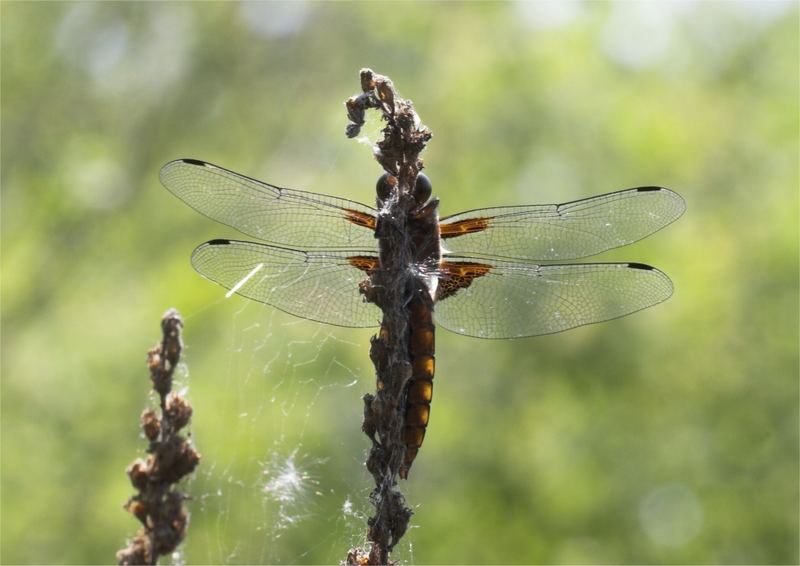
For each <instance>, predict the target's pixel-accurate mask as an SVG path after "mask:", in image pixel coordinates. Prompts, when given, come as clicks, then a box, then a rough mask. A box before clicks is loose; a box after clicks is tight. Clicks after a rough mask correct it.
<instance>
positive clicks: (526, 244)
mask: <svg viewBox="0 0 800 566" xmlns="http://www.w3.org/2000/svg"><path fill="white" fill-rule="evenodd" d="M685 208H686V205H685V203H684V201H683V199H682V198H681V197H680V195H678V194H677V193H674V192H672V191H670V190H669V189H664V188H661V187H640V188H636V189H628V190H624V191H618V192H615V193H609V194H606V195H600V196H596V197H591V198H587V199H582V200H578V201H573V202H567V203H563V204H541V205H530V206H505V207H497V208H484V209H479V210H471V211H468V212H462V213H461V214H456V215H454V216H449V217H446V218H443V219H442V221H441V222H442V223H441V234H442V239H443V245H444V247H445V249H446V250H447V251H449V252H453V253H462V254H465V253H468V254H486V255H492V256H503V257H507V258H517V259H527V260H533V261H566V260H572V259H578V258H582V257H588V256H592V255H595V254H599V253H601V252H604V251H606V250H610V249H612V248H617V247H620V246H624V245H627V244H630V243H632V242H635V241H637V240H640V239H642V238H644V237H646V236H648V235H649V234H652V233H653V232H655V231H657V230H660V229H661V228H663V227H664V226H666V225H668V224H670V223H671V222H673V221H675V220H676V219H677V218H678V217H680V215H681V214H683V212H684V210H685Z"/></svg>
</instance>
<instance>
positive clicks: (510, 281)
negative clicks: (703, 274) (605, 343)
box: [434, 258, 672, 338]
mask: <svg viewBox="0 0 800 566" xmlns="http://www.w3.org/2000/svg"><path fill="white" fill-rule="evenodd" d="M480 261H481V260H480V258H448V260H447V262H445V263H444V264H443V273H442V277H443V278H445V279H443V281H442V284H446V283H447V280H446V277H447V272H448V271H454V270H458V269H461V270H462V271H465V272H471V273H474V274H476V275H474V276H470V277H468V278H467V279H468V282H466V283H464V282H460V283H454V284H453V285H454V286H455V285H458V286H459V287H460V288H459V289H458V290H456V291H452V292H451V294H449V296H446V297H445V298H444V299H442V300H441V301H440V302H437V303H436V306H435V311H434V316H435V320H436V322H437V324H439V325H441V326H442V327H444V328H446V329H448V330H451V331H453V332H457V333H458V334H465V335H467V336H475V337H478V338H521V337H524V336H536V335H539V334H552V333H554V332H561V331H562V330H567V329H569V328H574V327H576V326H581V325H584V324H592V323H595V322H602V321H605V320H611V319H614V318H618V317H621V316H625V315H627V314H631V313H634V312H636V311H638V310H641V309H644V308H647V307H650V306H652V305H655V304H657V303H660V302H662V301H664V300H666V299H667V298H669V296H670V295H671V294H672V282H671V281H670V280H669V277H667V276H666V275H665V274H664V273H662V272H661V271H659V270H657V269H655V268H653V267H650V266H647V265H643V264H637V263H586V264H573V265H535V264H525V263H516V262H499V261H498V262H495V261H492V262H489V263H477V262H480ZM448 265H449V266H450V267H448ZM459 266H461V267H459Z"/></svg>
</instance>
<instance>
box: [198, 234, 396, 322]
mask: <svg viewBox="0 0 800 566" xmlns="http://www.w3.org/2000/svg"><path fill="white" fill-rule="evenodd" d="M352 257H353V252H338V251H319V252H304V251H299V250H293V249H289V248H280V247H277V246H269V245H265V244H258V243H255V242H242V241H237V240H212V241H210V242H206V243H205V244H202V245H200V246H198V247H197V248H196V249H195V250H194V252H193V253H192V265H193V266H194V268H195V269H196V270H197V271H198V272H199V273H200V274H201V275H203V276H204V277H206V278H208V279H210V280H212V281H214V282H216V283H219V284H220V285H222V286H223V287H225V288H226V289H229V290H230V293H236V294H238V295H242V296H243V297H247V298H248V299H253V300H256V301H259V302H262V303H266V304H268V305H272V306H273V307H276V308H278V309H280V310H282V311H285V312H288V313H289V314H292V315H295V316H299V317H302V318H307V319H310V320H315V321H318V322H324V323H326V324H334V325H337V326H350V327H370V326H377V325H378V324H379V322H380V318H381V312H380V309H379V308H378V307H376V306H375V305H373V304H371V303H367V302H365V301H364V297H363V296H362V294H361V293H360V291H359V284H360V283H361V282H362V281H363V280H364V279H365V277H366V275H365V273H364V271H362V270H361V269H359V268H358V267H356V266H354V265H353V264H354V261H353V260H352V259H351V258H352ZM358 257H359V258H360V260H359V261H362V262H363V261H364V258H365V257H368V256H365V255H362V256H358ZM376 261H377V259H376Z"/></svg>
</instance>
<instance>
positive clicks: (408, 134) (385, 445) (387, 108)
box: [345, 69, 432, 564]
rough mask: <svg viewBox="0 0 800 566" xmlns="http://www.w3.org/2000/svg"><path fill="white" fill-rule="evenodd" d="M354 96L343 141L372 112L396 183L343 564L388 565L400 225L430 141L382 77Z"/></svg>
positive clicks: (401, 329) (398, 420) (403, 328)
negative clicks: (362, 530)
mask: <svg viewBox="0 0 800 566" xmlns="http://www.w3.org/2000/svg"><path fill="white" fill-rule="evenodd" d="M361 90H362V93H361V94H359V95H356V96H353V97H351V98H350V99H348V100H347V102H346V103H345V105H346V107H347V112H348V117H349V118H350V121H351V123H350V124H349V125H348V127H347V135H348V137H355V136H356V135H358V132H359V131H360V129H361V126H362V125H363V124H364V115H365V113H366V111H367V110H368V109H378V110H380V112H381V113H382V116H383V119H384V121H385V122H386V127H385V128H384V129H383V132H382V133H383V138H382V139H381V140H379V141H378V142H377V143H376V146H375V158H376V159H377V160H378V162H379V163H380V164H381V166H382V167H383V169H384V170H385V171H386V172H387V173H389V174H390V175H392V176H394V177H395V178H396V179H397V183H396V185H394V187H393V188H392V191H391V194H390V195H382V196H381V198H380V202H379V206H380V210H379V215H378V222H377V227H376V237H378V238H379V239H380V240H381V257H380V269H379V270H377V271H376V272H375V273H373V274H372V275H371V278H370V282H369V285H368V299H369V300H370V301H372V302H374V303H375V304H377V305H378V306H379V307H380V308H381V310H382V311H383V321H382V323H381V330H380V333H379V334H378V335H377V336H374V337H373V338H372V341H371V343H372V346H371V349H370V357H371V359H372V361H373V363H374V365H375V371H376V373H377V382H378V387H377V391H376V393H375V394H374V395H372V394H368V395H365V396H364V423H363V430H364V432H365V433H366V434H367V436H369V438H370V440H371V441H372V447H371V449H370V453H369V456H368V458H367V469H368V470H369V472H370V473H371V474H372V476H373V478H374V480H375V489H374V490H373V491H372V493H371V494H370V501H371V502H372V504H373V505H374V506H375V510H376V512H375V515H374V516H372V517H370V518H369V520H368V529H367V539H368V540H369V542H370V548H369V551H368V552H367V551H365V550H363V549H358V548H355V549H352V550H351V551H350V552H349V553H348V556H347V559H346V563H347V564H388V563H389V554H390V552H391V551H392V549H393V548H394V546H395V545H396V544H397V543H398V541H399V540H400V538H401V537H402V536H403V535H404V534H405V532H406V529H407V528H408V522H409V520H410V518H411V515H412V511H411V509H410V508H409V507H408V506H407V505H406V503H405V498H404V497H403V494H402V493H401V492H400V490H399V489H398V487H397V480H398V478H399V477H401V475H403V469H404V468H403V466H404V459H405V452H406V445H405V443H404V442H403V437H402V432H403V426H404V422H405V406H406V395H407V385H408V383H409V379H410V377H411V375H412V368H411V353H410V349H409V337H410V326H409V322H410V313H409V309H408V297H409V289H410V288H411V287H412V286H413V281H412V279H411V275H410V274H409V270H408V266H409V265H410V264H411V262H412V259H413V256H412V246H411V241H410V238H409V235H408V230H406V223H407V217H408V213H409V211H410V210H412V209H413V208H414V203H413V202H412V201H413V198H414V197H413V195H412V190H413V188H414V185H415V183H416V180H417V174H418V173H419V172H420V170H421V169H422V160H421V159H420V158H419V154H420V152H421V151H422V150H423V149H424V148H425V144H426V143H427V142H428V140H430V138H431V136H432V134H431V132H430V131H429V130H428V129H427V128H425V127H424V126H422V125H421V121H420V120H419V117H418V116H417V114H416V112H415V111H414V107H413V105H412V104H411V101H409V100H405V99H403V98H401V97H399V96H398V95H397V92H396V91H395V89H394V86H393V84H392V81H391V80H390V79H389V78H388V77H385V76H382V75H378V74H376V73H374V72H372V71H371V70H370V69H362V70H361ZM406 471H407V470H406Z"/></svg>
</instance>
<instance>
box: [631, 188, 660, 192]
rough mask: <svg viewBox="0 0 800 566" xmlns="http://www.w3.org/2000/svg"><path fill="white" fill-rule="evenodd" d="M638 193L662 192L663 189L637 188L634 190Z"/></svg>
mask: <svg viewBox="0 0 800 566" xmlns="http://www.w3.org/2000/svg"><path fill="white" fill-rule="evenodd" d="M636 190H637V191H639V192H640V193H653V192H658V191H663V190H664V187H639V188H637V189H636Z"/></svg>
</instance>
